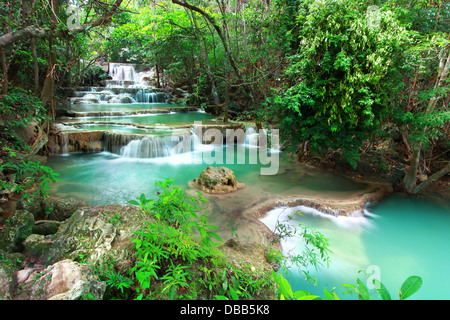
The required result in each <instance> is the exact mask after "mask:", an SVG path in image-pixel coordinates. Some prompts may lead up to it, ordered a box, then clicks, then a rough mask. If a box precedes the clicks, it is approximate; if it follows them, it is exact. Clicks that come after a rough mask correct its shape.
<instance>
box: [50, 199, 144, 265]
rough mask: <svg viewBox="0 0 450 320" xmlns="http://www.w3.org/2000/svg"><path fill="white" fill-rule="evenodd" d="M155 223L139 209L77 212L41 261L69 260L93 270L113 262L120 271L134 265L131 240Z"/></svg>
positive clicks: (115, 207) (96, 208)
mask: <svg viewBox="0 0 450 320" xmlns="http://www.w3.org/2000/svg"><path fill="white" fill-rule="evenodd" d="M145 221H152V219H151V218H150V217H149V216H147V215H144V214H143V213H142V211H141V209H140V208H137V207H133V206H120V205H107V206H94V207H85V208H80V209H78V210H77V211H76V212H75V213H74V214H73V215H72V216H71V217H70V218H69V219H67V220H65V221H64V222H63V223H62V224H61V225H60V227H59V229H58V232H57V233H56V234H55V235H54V244H53V246H52V247H51V248H50V250H48V251H47V252H46V253H45V256H43V257H42V259H44V260H45V259H50V261H51V262H56V261H59V260H62V259H66V258H70V259H72V260H75V261H83V262H86V263H89V264H91V265H94V266H106V265H108V264H111V261H113V262H114V267H115V268H116V269H117V270H118V271H124V272H127V271H128V269H130V268H131V267H132V265H133V259H134V257H133V248H134V244H133V242H132V236H133V233H134V232H135V231H138V230H139V231H140V230H142V228H144V226H145Z"/></svg>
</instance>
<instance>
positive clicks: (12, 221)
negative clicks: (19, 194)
mask: <svg viewBox="0 0 450 320" xmlns="http://www.w3.org/2000/svg"><path fill="white" fill-rule="evenodd" d="M33 226H34V216H33V215H32V214H31V213H29V212H28V211H25V210H16V211H15V212H14V214H13V215H12V216H10V217H9V219H8V220H6V223H5V227H4V229H3V230H2V231H1V232H0V250H4V251H7V252H21V251H22V250H23V245H22V242H23V240H25V239H26V238H27V237H28V236H29V235H30V234H31V233H32V231H33Z"/></svg>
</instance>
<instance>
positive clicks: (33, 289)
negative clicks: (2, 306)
mask: <svg viewBox="0 0 450 320" xmlns="http://www.w3.org/2000/svg"><path fill="white" fill-rule="evenodd" d="M17 280H18V285H19V290H18V293H17V296H16V297H15V298H16V299H18V300H22V299H26V300H80V299H87V298H90V299H94V300H101V299H102V298H103V294H104V292H105V290H106V283H104V282H101V281H99V280H98V277H97V276H95V275H94V274H93V272H92V270H91V267H90V266H89V265H86V264H80V263H78V262H75V261H72V260H69V259H66V260H62V261H59V262H57V263H55V264H53V265H51V266H49V267H47V268H45V269H44V270H42V271H41V272H39V271H38V270H33V269H31V268H28V269H24V270H21V271H19V272H18V273H17Z"/></svg>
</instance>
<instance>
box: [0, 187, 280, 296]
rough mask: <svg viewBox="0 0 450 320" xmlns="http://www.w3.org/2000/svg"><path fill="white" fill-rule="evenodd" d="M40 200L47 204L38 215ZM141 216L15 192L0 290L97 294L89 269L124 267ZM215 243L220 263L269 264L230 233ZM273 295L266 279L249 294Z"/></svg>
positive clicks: (131, 210)
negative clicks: (264, 284)
mask: <svg viewBox="0 0 450 320" xmlns="http://www.w3.org/2000/svg"><path fill="white" fill-rule="evenodd" d="M48 207H52V208H53V211H52V213H51V214H50V215H49V216H48V218H47V219H46V220H42V216H43V215H44V216H45V211H46V208H48ZM146 223H156V221H155V220H154V218H152V217H150V216H149V215H146V214H145V213H143V211H142V210H141V208H139V207H136V206H121V205H105V206H92V207H91V206H89V205H88V204H86V203H84V202H82V201H77V200H74V199H62V200H53V201H45V200H44V199H42V198H40V197H39V196H36V197H30V198H29V199H28V200H25V199H23V198H22V199H21V200H20V201H19V202H18V203H17V206H16V210H15V212H14V214H13V215H12V216H10V217H9V219H8V220H7V221H6V223H5V225H4V226H3V228H2V230H1V231H0V298H1V299H6V300H78V299H88V298H89V299H96V300H100V299H103V296H104V294H105V291H106V289H107V284H106V282H105V281H102V280H101V279H100V278H99V275H98V273H97V272H96V270H97V271H98V270H99V269H103V268H110V270H112V271H114V272H117V273H120V274H123V275H127V274H131V270H132V268H133V267H134V266H135V263H136V258H135V254H134V253H135V249H134V243H133V242H132V238H133V234H134V232H136V231H140V230H142V229H143V228H144V227H145V225H146ZM218 249H219V251H220V252H222V253H223V254H224V256H223V259H224V262H225V264H230V265H232V266H233V268H237V269H242V270H244V269H245V268H248V267H251V268H252V270H253V275H256V276H258V275H259V274H261V275H270V274H271V270H274V268H275V269H276V265H273V262H270V261H269V260H268V257H267V248H266V247H265V246H264V245H261V244H257V243H254V242H250V241H245V240H241V239H232V240H230V241H226V242H225V243H224V244H223V245H221V246H219V247H218ZM200 267H201V266H193V268H194V269H196V268H200ZM190 272H194V273H195V272H198V270H197V271H196V270H191V271H190ZM217 272H218V271H217ZM274 298H276V292H275V290H274V287H273V285H272V286H269V287H267V288H261V290H260V292H259V293H258V295H257V296H254V297H250V299H274Z"/></svg>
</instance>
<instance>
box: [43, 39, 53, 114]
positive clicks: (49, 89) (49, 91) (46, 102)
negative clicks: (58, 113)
mask: <svg viewBox="0 0 450 320" xmlns="http://www.w3.org/2000/svg"><path fill="white" fill-rule="evenodd" d="M48 46H49V57H48V64H47V72H46V74H45V81H44V86H43V88H42V92H41V101H42V105H43V106H44V107H45V108H46V109H47V114H48V115H49V116H50V117H51V119H52V120H54V119H55V99H54V97H53V94H54V90H55V73H56V70H55V68H56V63H55V48H54V46H53V37H50V38H49V39H48Z"/></svg>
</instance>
